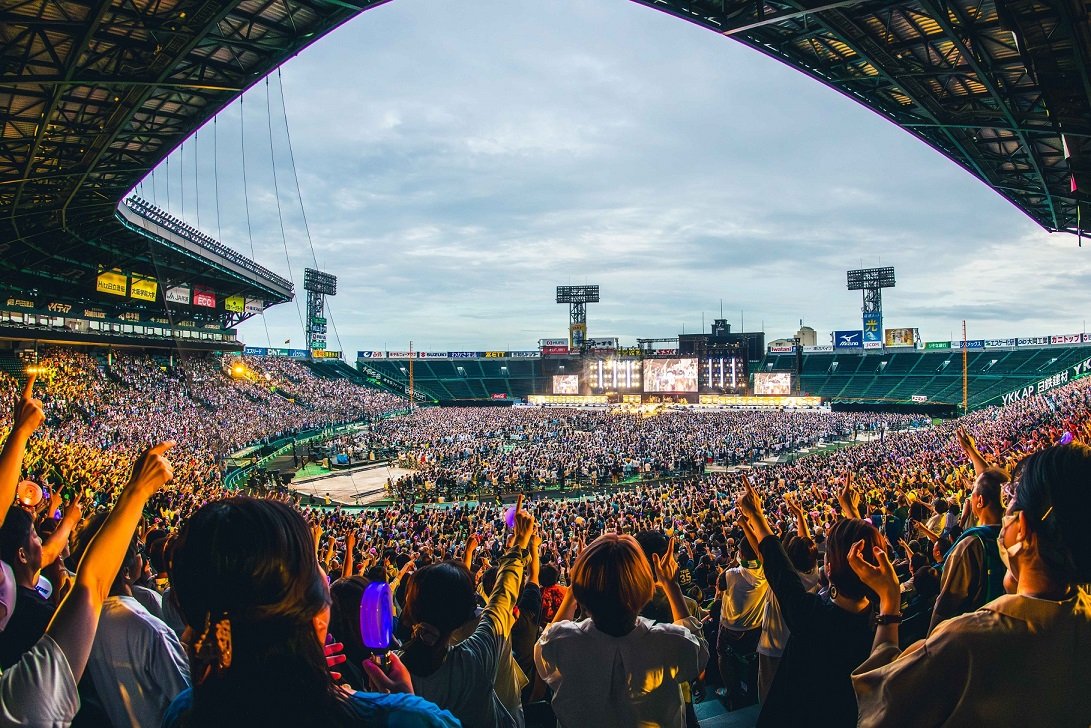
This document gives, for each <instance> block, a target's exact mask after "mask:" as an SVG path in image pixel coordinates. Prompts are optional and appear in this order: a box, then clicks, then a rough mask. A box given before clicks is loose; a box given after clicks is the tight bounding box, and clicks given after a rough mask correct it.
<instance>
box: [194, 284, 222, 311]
mask: <svg viewBox="0 0 1091 728" xmlns="http://www.w3.org/2000/svg"><path fill="white" fill-rule="evenodd" d="M193 305H194V306H203V307H205V308H216V294H215V293H213V292H212V291H210V290H209V289H207V288H198V287H197V286H194V287H193Z"/></svg>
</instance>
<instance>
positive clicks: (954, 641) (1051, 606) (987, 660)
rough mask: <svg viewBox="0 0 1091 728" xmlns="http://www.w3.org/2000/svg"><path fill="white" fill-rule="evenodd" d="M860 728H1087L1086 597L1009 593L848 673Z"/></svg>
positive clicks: (1089, 649) (1089, 630)
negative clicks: (1052, 598) (1051, 598)
mask: <svg viewBox="0 0 1091 728" xmlns="http://www.w3.org/2000/svg"><path fill="white" fill-rule="evenodd" d="M852 684H853V688H854V689H855V690H856V699H857V701H858V702H859V705H860V722H859V726H860V728H870V727H871V726H973V727H974V728H984V727H987V726H1016V725H1021V726H1050V728H1066V727H1067V726H1073V728H1075V727H1076V726H1078V727H1079V728H1087V726H1088V725H1091V594H1089V593H1088V592H1086V591H1077V592H1076V594H1075V595H1074V596H1073V597H1071V598H1069V599H1065V600H1063V601H1048V600H1044V599H1034V598H1031V597H1023V596H1017V595H1011V594H1009V595H1006V596H1002V597H1000V598H999V599H996V600H994V601H992V602H989V603H988V604H986V605H985V606H984V607H982V608H981V609H979V610H978V611H976V612H971V613H969V614H963V615H961V616H959V617H955V618H954V619H950V620H947V621H946V622H943V623H942V624H940V625H939V627H937V628H936V631H935V632H933V633H932V634H931V635H930V636H929V637H928V639H927V640H921V641H920V642H917V643H916V644H914V645H912V646H910V647H909V648H908V649H907V650H906V651H905V652H903V653H901V654H899V652H898V648H897V647H896V646H895V645H891V644H885V645H880V646H879V647H878V648H877V649H875V650H874V651H873V652H872V653H871V656H870V657H869V658H868V659H867V661H865V662H864V664H863V665H861V666H860V667H859V668H857V669H856V671H855V672H854V673H853V674H852Z"/></svg>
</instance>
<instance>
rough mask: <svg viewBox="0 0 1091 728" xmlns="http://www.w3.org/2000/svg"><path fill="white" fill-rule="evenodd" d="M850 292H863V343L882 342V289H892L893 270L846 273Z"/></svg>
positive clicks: (883, 269)
mask: <svg viewBox="0 0 1091 728" xmlns="http://www.w3.org/2000/svg"><path fill="white" fill-rule="evenodd" d="M848 287H849V290H850V291H863V292H864V306H863V308H861V309H860V311H861V312H862V313H863V332H864V343H865V344H868V343H872V342H876V343H879V344H882V342H883V289H884V288H893V287H894V268H892V267H888V268H861V269H858V270H850V271H849V272H848Z"/></svg>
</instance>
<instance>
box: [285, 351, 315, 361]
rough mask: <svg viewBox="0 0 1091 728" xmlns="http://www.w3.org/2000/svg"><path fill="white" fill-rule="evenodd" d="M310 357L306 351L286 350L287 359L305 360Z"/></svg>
mask: <svg viewBox="0 0 1091 728" xmlns="http://www.w3.org/2000/svg"><path fill="white" fill-rule="evenodd" d="M310 355H311V352H309V351H307V350H306V349H288V355H287V356H288V358H289V359H306V358H307V357H309V356H310Z"/></svg>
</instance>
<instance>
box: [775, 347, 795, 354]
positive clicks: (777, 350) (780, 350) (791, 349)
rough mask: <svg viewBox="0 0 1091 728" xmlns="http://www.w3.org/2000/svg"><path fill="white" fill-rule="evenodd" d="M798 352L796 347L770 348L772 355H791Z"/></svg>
mask: <svg viewBox="0 0 1091 728" xmlns="http://www.w3.org/2000/svg"><path fill="white" fill-rule="evenodd" d="M795 350H796V348H795V347H794V346H770V347H769V353H770V354H791V353H793V352H794V351H795Z"/></svg>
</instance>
